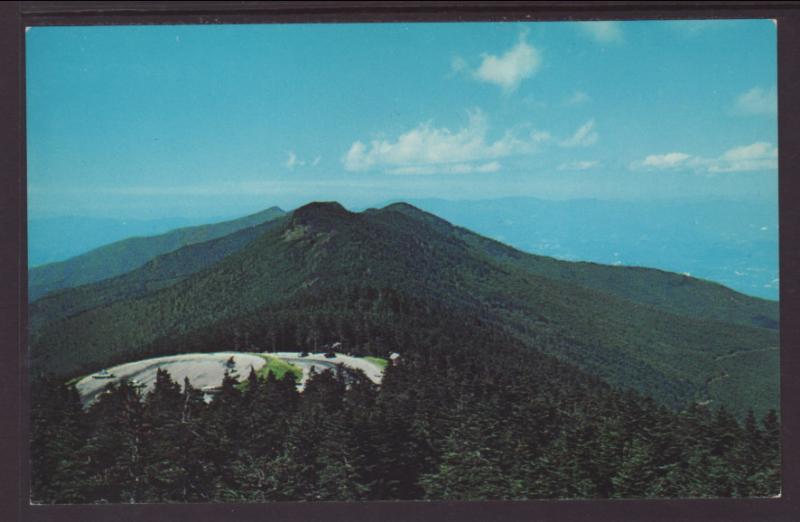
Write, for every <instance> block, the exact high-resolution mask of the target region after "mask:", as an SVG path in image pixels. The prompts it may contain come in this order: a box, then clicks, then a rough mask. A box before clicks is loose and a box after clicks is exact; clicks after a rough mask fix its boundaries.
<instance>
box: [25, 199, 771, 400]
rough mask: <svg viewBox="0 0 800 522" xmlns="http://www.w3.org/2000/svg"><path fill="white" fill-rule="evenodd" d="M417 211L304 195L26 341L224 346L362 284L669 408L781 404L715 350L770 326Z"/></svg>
mask: <svg viewBox="0 0 800 522" xmlns="http://www.w3.org/2000/svg"><path fill="white" fill-rule="evenodd" d="M419 212H421V211H417V210H416V209H414V208H413V207H411V206H391V207H388V208H385V209H380V210H372V211H365V212H362V213H352V212H349V211H347V210H345V209H344V208H343V207H341V205H338V204H331V203H328V204H312V205H305V206H303V207H300V208H298V209H296V210H295V211H294V212H292V213H291V215H290V216H288V217H287V219H285V220H280V223H278V224H276V225H275V226H272V227H267V229H266V230H265V231H264V232H263V233H262V234H260V235H258V237H255V238H254V239H252V240H251V241H249V242H248V243H247V244H246V245H245V246H244V247H243V248H241V249H239V250H237V251H236V252H234V253H232V254H230V255H228V256H226V257H224V258H222V259H221V260H220V261H218V262H217V263H215V264H213V265H212V266H211V267H208V268H206V269H204V270H203V271H201V272H198V273H195V274H192V275H190V276H188V277H187V278H185V279H183V280H182V281H180V282H178V283H176V284H174V285H172V286H170V287H168V288H163V289H159V290H157V291H155V292H150V293H145V294H143V295H141V296H138V297H136V298H133V299H123V300H120V301H116V302H113V303H110V304H106V305H102V306H99V307H97V308H93V309H90V310H86V311H83V312H81V313H79V314H77V315H76V316H73V317H70V318H66V319H63V320H60V321H55V322H54V323H51V324H48V325H44V326H43V327H42V329H41V330H40V331H38V332H35V335H34V336H33V337H32V347H33V353H34V361H35V362H36V364H37V365H39V366H44V367H50V368H60V369H61V370H66V369H67V368H71V369H72V370H71V371H75V370H77V369H78V367H79V366H80V364H77V365H76V362H77V361H75V360H74V357H75V355H76V354H79V353H82V354H83V355H84V356H83V357H82V358H81V360H82V361H87V360H95V361H97V362H98V364H99V363H100V362H101V361H103V362H105V361H110V360H112V359H114V358H115V357H133V356H135V355H134V354H136V353H139V354H141V353H155V352H153V350H156V349H157V350H168V349H169V347H170V346H171V343H174V342H177V340H180V339H189V341H180V342H181V343H184V344H185V345H187V346H189V345H192V346H195V347H197V346H200V347H201V348H202V347H203V346H207V349H209V350H214V349H219V348H220V346H219V344H220V343H231V344H233V342H234V341H235V338H238V337H230V336H231V335H233V332H234V331H239V332H242V331H243V332H245V333H247V334H248V335H249V336H250V337H251V338H256V337H258V336H259V335H261V336H262V337H263V336H264V335H267V334H265V333H264V334H259V333H256V332H257V331H260V330H258V329H259V328H260V329H262V330H263V328H268V326H264V325H259V321H258V319H257V317H258V314H259V312H258V311H259V310H266V309H273V308H275V307H278V308H280V307H281V303H285V304H288V303H292V302H295V301H296V300H298V299H299V300H301V301H302V302H308V303H309V306H313V302H314V296H315V295H322V294H324V293H331V292H333V293H334V294H335V293H337V292H347V291H348V290H347V289H348V288H352V287H353V285H356V286H358V285H361V286H363V285H367V286H369V287H371V288H376V289H379V288H386V289H390V288H391V289H393V291H397V292H400V293H401V294H404V295H408V296H416V297H417V298H419V299H422V300H423V301H425V300H429V301H430V302H431V303H433V302H439V303H442V304H443V306H447V307H450V308H451V309H453V310H457V309H462V308H463V309H464V310H471V311H472V312H471V313H475V314H479V315H483V316H485V317H486V320H487V321H490V322H491V323H492V324H495V325H496V326H498V327H502V328H503V329H505V330H506V331H507V332H509V333H510V334H512V335H514V336H515V337H516V338H517V339H519V340H520V341H522V342H523V343H525V344H526V345H527V346H529V347H531V349H535V350H538V351H541V352H543V353H546V354H548V355H552V356H556V357H557V358H559V359H561V360H564V361H566V362H569V363H571V364H575V365H577V366H578V367H580V368H583V369H584V370H587V371H589V372H590V373H592V374H594V375H598V376H600V377H601V378H603V379H605V380H607V381H608V382H610V383H611V384H613V385H615V386H618V387H619V386H622V387H625V386H630V387H632V388H634V389H637V390H638V391H641V392H643V393H647V394H649V395H653V396H656V397H659V398H660V399H661V400H662V401H664V402H665V403H668V404H671V405H673V406H676V405H678V404H686V403H687V402H690V401H692V400H701V399H702V400H705V399H708V398H713V399H714V400H718V401H720V402H722V403H723V404H725V403H727V404H729V405H730V406H731V408H732V409H736V408H737V405H736V404H735V403H733V401H731V400H730V399H729V396H730V395H731V394H734V392H736V391H737V390H738V389H739V388H742V389H747V390H749V391H748V393H749V392H752V393H753V396H754V397H757V401H756V402H758V403H759V404H758V405H757V407H758V409H759V410H764V409H766V406H767V405H768V404H772V403H774V402H776V400H777V399H776V394H777V384H776V381H774V380H771V379H768V378H764V379H761V380H758V379H755V380H754V379H750V377H748V375H750V374H749V373H748V372H750V370H749V369H748V368H747V367H746V366H747V362H748V361H747V360H744V359H747V356H742V357H743V358H744V359H743V360H739V359H740V358H739V357H735V358H729V359H718V358H719V357H720V356H723V355H726V354H729V353H730V352H735V353H739V352H741V353H749V352H750V351H752V350H754V349H757V348H765V347H768V346H777V336H776V334H775V332H774V331H773V330H770V329H766V328H761V327H758V326H753V325H744V324H736V323H735V322H727V321H720V320H715V319H714V318H713V314H712V317H710V318H709V317H706V318H698V317H692V314H690V313H688V312H687V313H686V314H685V315H675V314H674V313H671V312H669V311H666V310H664V309H663V308H661V307H659V306H655V305H653V304H646V303H641V302H635V301H632V300H630V299H628V298H624V297H622V296H620V295H614V294H612V293H608V292H604V291H601V290H599V289H597V288H588V287H586V286H582V285H580V284H578V283H577V282H575V281H571V282H570V281H564V280H559V279H558V278H551V277H546V276H545V275H542V274H541V273H537V272H536V270H535V267H534V268H531V266H527V264H526V263H528V262H531V261H530V259H533V257H532V256H531V255H530V254H524V253H521V252H520V253H519V254H518V255H519V259H520V260H522V261H525V262H521V261H515V262H509V261H508V260H507V259H505V258H504V257H503V256H502V255H499V254H498V253H497V252H493V251H492V250H491V249H488V250H487V248H486V245H490V246H495V247H497V245H496V244H495V243H485V242H483V243H482V242H481V240H479V239H476V238H480V236H477V235H475V234H472V233H470V232H468V231H464V230H463V229H459V228H458V227H454V226H453V225H451V224H449V223H448V222H446V221H444V220H441V219H439V218H437V217H435V216H430V215H425V214H422V213H419ZM409 214H411V215H409ZM471 234H472V235H471ZM497 248H499V247H497ZM501 253H502V252H501ZM514 255H515V256H516V255H517V254H514ZM526 260H527V261H526ZM557 263H565V262H557ZM690 282H691V281H690ZM341 313H344V312H341ZM254 314H255V315H254ZM402 320H403V319H402V316H400V317H399V318H398V321H399V322H402ZM209 325H217V326H214V327H213V328H212V330H213V331H214V332H216V333H214V334H213V335H211V334H208V336H207V341H203V340H202V339H203V338H206V337H204V336H205V335H206V334H201V333H199V332H203V331H211V330H209V328H210V326H209ZM303 328H305V326H303ZM269 335H275V333H274V332H273V333H272V334H269ZM187 336H188V337H187ZM259 342H263V339H262V340H261V341H259ZM293 342H295V341H293ZM304 342H305V341H304ZM204 343H206V344H204ZM154 347H158V348H154ZM359 349H366V348H364V347H361V348H359ZM776 355H777V354H770V353H769V352H767V355H765V356H762V355H759V356H758V357H760V359H758V360H759V361H760V362H759V365H760V366H759V368H763V369H764V370H763V371H761V370H759V371H761V373H760V374H759V375H762V374H763V376H769V375H770V371H771V370H769V368H773V366H774V364H775V362H776V359H775V356H776ZM753 357H755V356H753ZM71 360H72V361H73V362H70V361H71ZM720 360H722V361H724V366H725V367H724V371H725V372H727V373H728V374H729V375H733V376H734V377H735V378H736V379H744V383H745V384H743V385H742V386H740V387H739V388H737V389H734V390H722V391H720V390H719V386H720V384H719V383H720V382H722V381H723V380H722V379H717V380H716V381H712V383H713V386H711V388H709V385H708V382H709V380H713V379H714V378H715V376H717V375H718V374H720V372H722V371H723V369H722V366H723V363H720V362H719V361H720ZM732 365H733V366H732ZM775 368H776V367H775ZM775 376H777V373H775ZM731 379H733V377H732V378H731Z"/></svg>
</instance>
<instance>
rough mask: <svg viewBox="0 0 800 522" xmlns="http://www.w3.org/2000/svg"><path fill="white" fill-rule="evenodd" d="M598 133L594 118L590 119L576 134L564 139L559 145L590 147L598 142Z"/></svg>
mask: <svg viewBox="0 0 800 522" xmlns="http://www.w3.org/2000/svg"><path fill="white" fill-rule="evenodd" d="M598 137H599V136H598V134H597V132H596V131H595V130H594V120H593V119H592V120H589V121H587V122H586V123H584V124H583V125H581V126H580V128H579V129H578V130H577V131H575V134H573V135H572V136H570V137H569V138H567V139H565V140H562V141H561V142H560V143H559V145H561V146H562V147H588V146H590V145H594V144H595V143H597V139H598Z"/></svg>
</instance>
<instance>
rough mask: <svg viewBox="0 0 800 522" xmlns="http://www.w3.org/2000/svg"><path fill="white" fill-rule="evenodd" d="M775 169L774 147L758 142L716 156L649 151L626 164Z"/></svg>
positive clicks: (647, 167) (662, 167)
mask: <svg viewBox="0 0 800 522" xmlns="http://www.w3.org/2000/svg"><path fill="white" fill-rule="evenodd" d="M777 168H778V149H777V148H776V147H774V146H772V144H771V143H768V142H765V141H759V142H755V143H751V144H750V145H743V146H741V147H734V148H732V149H728V150H726V151H725V152H723V153H722V154H721V155H720V156H718V157H716V158H704V157H701V156H693V155H690V154H686V153H685V152H670V153H668V154H653V155H650V156H647V157H646V158H645V159H643V160H640V161H634V162H633V163H631V164H630V169H631V170H646V171H654V170H670V169H672V170H677V169H681V170H693V171H695V172H700V173H706V174H716V173H723V172H750V171H758V170H774V169H777Z"/></svg>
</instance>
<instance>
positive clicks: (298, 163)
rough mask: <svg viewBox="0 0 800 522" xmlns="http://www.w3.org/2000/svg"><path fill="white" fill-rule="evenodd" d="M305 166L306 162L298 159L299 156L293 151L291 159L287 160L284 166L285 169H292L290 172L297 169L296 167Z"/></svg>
mask: <svg viewBox="0 0 800 522" xmlns="http://www.w3.org/2000/svg"><path fill="white" fill-rule="evenodd" d="M303 165H305V162H304V161H301V160H299V159H297V154H295V153H294V151H293V150H290V151H289V157H288V158H287V159H286V162H285V163H284V164H283V166H284V167H286V168H287V169H290V170H291V169H293V168H295V167H297V166H300V167H302V166H303Z"/></svg>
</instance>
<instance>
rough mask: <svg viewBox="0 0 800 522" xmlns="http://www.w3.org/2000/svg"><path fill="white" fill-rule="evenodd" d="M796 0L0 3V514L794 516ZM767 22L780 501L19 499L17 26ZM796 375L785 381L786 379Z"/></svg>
mask: <svg viewBox="0 0 800 522" xmlns="http://www.w3.org/2000/svg"><path fill="white" fill-rule="evenodd" d="M798 8H800V2H692V3H678V2H647V3H645V2H602V3H601V2H597V3H589V2H491V3H490V2H471V3H468V2H428V3H422V2H336V3H324V2H297V3H291V2H230V3H228V2H215V1H205V2H8V3H3V4H0V122H2V123H0V143H2V144H3V146H2V148H1V149H0V150H2V151H3V153H2V154H0V241H1V242H2V247H1V248H0V269H1V270H2V278H1V279H0V283H1V284H2V286H1V287H0V288H2V291H0V340H2V344H0V347H2V348H1V349H0V396H2V397H4V398H5V401H4V404H3V407H2V408H0V462H2V465H0V471H2V474H0V481H1V482H0V520H9V521H12V520H26V521H40V520H41V521H53V520H66V521H72V520H75V521H77V520H81V521H93V520H98V521H101V520H103V521H104V520H110V519H114V518H116V519H119V520H125V521H128V520H131V521H133V520H148V521H153V522H157V521H175V520H193V521H206V520H209V521H210V520H265V519H268V520H343V521H344V520H347V521H356V520H381V521H390V520H436V521H445V520H476V521H477V520H480V521H485V520H649V521H662V520H663V521H675V520H702V521H715V520H719V521H744V520H800V500H798V497H800V489H799V488H798V483H800V480H799V479H800V469H798V467H797V466H794V465H793V463H795V462H800V459H798V435H797V434H798V433H800V415H798V413H799V410H798V398H800V381H798V380H797V377H798V376H800V355H799V354H798V351H797V346H798V345H800V322H797V321H793V319H795V318H797V317H800V314H798V311H800V284H799V283H800V281H799V280H800V276H799V274H798V267H800V244H799V243H800V242H799V241H798V238H800V203H799V202H800V180H798V179H797V178H796V173H798V172H800V152H798V147H796V144H797V143H798V141H799V140H800V111H797V110H796V108H797V107H800V97H799V96H798V86H800V60H798V59H796V58H795V56H797V54H796V52H797V50H798V49H800V9H798ZM692 18H775V19H777V20H778V65H779V70H778V92H779V100H778V107H779V138H778V144H779V167H780V168H779V189H780V195H779V208H780V267H781V271H780V275H781V280H780V297H781V303H780V306H781V330H780V336H781V419H782V442H783V463H782V472H783V493H782V496H781V498H777V499H703V500H602V501H590V500H554V501H502V502H500V501H495V502H360V503H344V502H333V503H328V502H325V503H322V502H321V503H273V504H174V505H161V504H151V505H145V504H140V505H107V506H101V505H75V506H30V505H29V502H28V498H29V497H28V495H29V485H28V484H29V478H30V476H29V470H28V466H27V454H28V444H27V432H28V420H27V419H28V415H27V414H28V409H29V408H28V405H29V398H28V389H27V378H28V376H27V366H26V365H25V348H26V347H25V345H24V343H23V341H24V332H25V325H26V320H27V317H26V314H27V306H26V304H27V270H26V269H25V267H26V266H27V242H26V225H27V207H26V205H27V184H26V176H25V172H26V170H25V126H24V115H25V99H24V96H25V78H24V70H25V69H24V63H25V62H24V27H25V26H26V25H127V24H217V23H276V22H278V23H297V22H319V23H328V22H331V23H335V22H423V21H454V22H457V21H501V20H524V21H534V20H590V19H616V20H631V19H692ZM793 377H794V379H793Z"/></svg>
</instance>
